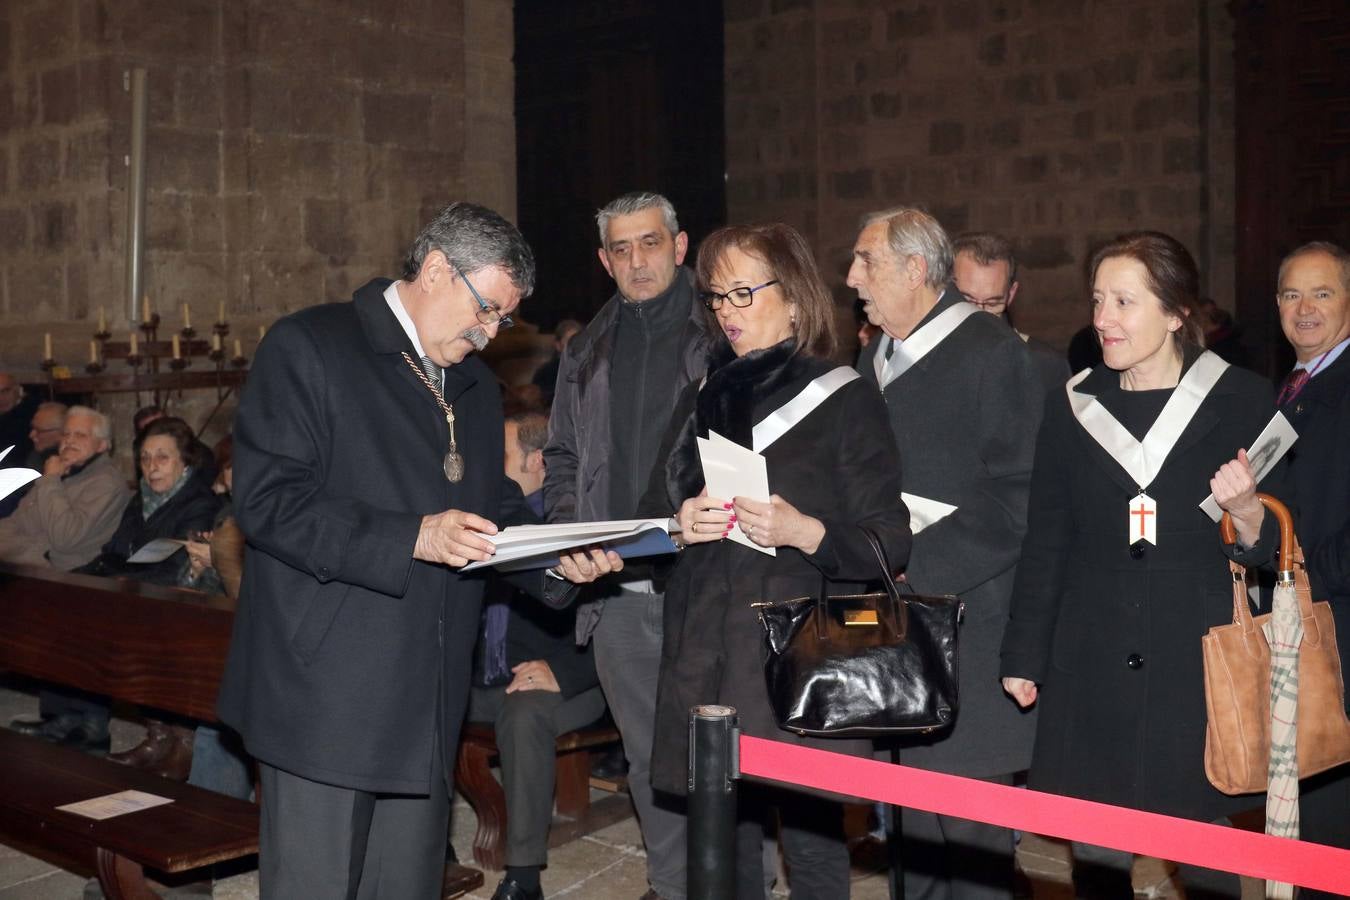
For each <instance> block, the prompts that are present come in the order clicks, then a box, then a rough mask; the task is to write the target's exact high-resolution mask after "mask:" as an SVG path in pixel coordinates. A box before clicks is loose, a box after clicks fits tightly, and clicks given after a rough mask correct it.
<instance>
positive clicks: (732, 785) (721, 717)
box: [688, 706, 740, 900]
mask: <svg viewBox="0 0 1350 900" xmlns="http://www.w3.org/2000/svg"><path fill="white" fill-rule="evenodd" d="M737 736H738V733H737V730H736V710H734V709H732V708H731V707H730V706H695V707H694V708H693V709H691V710H690V711H689V826H688V828H689V845H688V846H689V851H688V852H689V896H690V897H697V898H698V900H735V897H736V779H737V778H738V777H739V776H740V765H739V761H738V760H739V756H738V746H737Z"/></svg>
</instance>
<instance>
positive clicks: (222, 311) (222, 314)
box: [216, 300, 225, 325]
mask: <svg viewBox="0 0 1350 900" xmlns="http://www.w3.org/2000/svg"><path fill="white" fill-rule="evenodd" d="M219 315H220V318H218V319H216V321H217V322H220V323H221V324H222V325H223V324H224V323H225V301H224V300H222V301H220V313H219Z"/></svg>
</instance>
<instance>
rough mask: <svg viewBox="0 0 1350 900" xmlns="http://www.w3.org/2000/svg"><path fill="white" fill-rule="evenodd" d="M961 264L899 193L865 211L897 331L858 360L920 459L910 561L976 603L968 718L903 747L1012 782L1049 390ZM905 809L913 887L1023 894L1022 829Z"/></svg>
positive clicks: (860, 254)
mask: <svg viewBox="0 0 1350 900" xmlns="http://www.w3.org/2000/svg"><path fill="white" fill-rule="evenodd" d="M951 278H952V246H951V242H950V241H949V240H948V238H947V235H946V232H944V231H943V229H942V226H941V225H940V224H938V222H937V220H935V219H934V218H933V217H932V216H930V215H928V214H926V213H924V212H922V211H920V210H917V209H910V208H903V207H900V208H895V209H890V210H886V211H884V212H878V213H874V214H872V215H870V216H868V217H867V218H866V219H865V220H864V224H863V229H862V232H861V233H860V234H859V235H858V240H857V242H856V244H855V245H854V248H853V264H852V266H851V267H850V268H849V273H848V284H849V286H850V287H852V288H853V289H854V290H856V291H857V292H858V296H859V297H860V298H862V301H863V304H864V306H863V309H864V311H865V312H866V313H867V317H868V319H869V320H870V321H871V322H872V324H873V325H876V326H878V327H879V328H880V329H881V331H882V335H881V336H880V337H878V338H877V339H875V340H873V341H872V343H871V344H869V345H868V346H867V349H866V350H864V351H863V355H862V358H861V359H860V360H859V363H858V368H859V370H860V371H861V372H862V375H863V377H864V378H867V379H869V380H871V381H873V382H875V383H876V384H877V385H878V386H879V387H880V388H881V392H882V396H883V397H884V398H885V400H886V409H887V411H888V413H889V414H890V420H891V428H892V430H893V431H894V432H895V438H896V443H897V444H898V445H899V447H900V458H901V459H903V460H904V461H905V465H904V471H903V472H902V474H901V482H900V483H901V489H902V490H903V491H904V492H905V493H904V499H905V503H906V504H907V505H908V506H909V510H910V515H911V524H912V526H913V529H914V546H913V550H912V552H911V553H910V558H909V564H908V566H907V567H906V568H905V577H906V579H907V580H908V581H909V584H910V585H911V586H912V587H913V588H914V590H916V591H918V592H919V593H921V594H956V595H958V596H959V597H960V598H961V599H962V600H963V601H965V606H966V609H965V620H964V623H963V625H962V627H961V642H960V649H959V654H960V697H961V709H960V712H959V713H958V714H957V717H956V723H955V725H954V726H953V727H952V728H950V729H947V730H945V731H939V732H936V733H934V734H933V735H931V736H926V737H924V738H921V739H917V740H914V741H910V742H908V743H906V744H905V745H903V746H902V748H901V750H900V761H901V762H903V763H906V764H908V765H912V766H919V767H921V768H925V769H933V770H936V771H939V772H949V773H952V774H956V775H965V776H969V777H974V778H983V779H986V780H988V781H993V782H999V783H1003V784H1008V783H1011V781H1012V777H1013V774H1014V773H1015V772H1018V771H1020V770H1022V769H1025V768H1026V767H1027V765H1028V764H1029V763H1030V760H1031V744H1032V736H1033V734H1034V727H1033V724H1034V723H1033V720H1032V716H1031V715H1029V714H1025V713H1023V712H1021V711H1020V710H1018V709H1017V707H1016V706H1015V705H1014V704H1013V703H1012V701H1011V700H1010V699H1009V698H1007V697H1005V696H1003V692H1002V689H1001V687H1000V685H999V678H998V670H999V646H1000V644H1001V643H1002V640H1003V627H1004V623H1005V622H1006V621H1007V618H1008V608H1009V602H1010V599H1011V594H1012V586H1013V577H1014V574H1015V571H1016V567H1017V561H1018V558H1019V557H1020V555H1021V548H1022V536H1023V534H1024V533H1025V532H1026V516H1027V495H1028V491H1029V490H1030V485H1031V464H1032V457H1033V456H1034V453H1035V446H1036V432H1037V429H1038V428H1039V426H1040V421H1041V407H1042V405H1043V400H1044V397H1045V390H1044V388H1043V387H1042V385H1041V381H1040V378H1039V377H1038V375H1037V372H1036V366H1035V364H1034V362H1033V361H1032V358H1031V354H1030V353H1029V352H1028V351H1027V347H1026V344H1024V343H1023V342H1022V340H1021V339H1020V338H1019V337H1018V336H1017V334H1016V333H1015V332H1014V331H1013V330H1012V329H1011V328H1009V327H1008V325H1007V324H1006V323H1005V322H1003V321H1001V320H999V319H998V318H996V317H994V316H987V315H976V313H977V312H978V311H979V310H978V307H976V306H975V305H974V304H972V303H968V302H966V300H965V298H964V297H963V296H962V295H961V292H960V291H959V290H957V287H956V285H955V284H953V283H951ZM902 823H903V831H904V842H905V844H904V846H905V895H906V897H908V898H910V900H914V898H925V900H928V898H932V900H1011V897H1012V875H1013V859H1012V856H1013V839H1012V832H1010V831H1008V830H1007V829H1003V828H995V827H993V826H991V825H984V824H981V823H978V822H970V821H966V820H963V819H956V818H953V817H951V816H939V815H936V814H934V813H924V812H920V811H917V810H908V809H907V810H905V812H904V816H903V817H902Z"/></svg>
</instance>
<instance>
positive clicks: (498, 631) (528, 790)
mask: <svg viewBox="0 0 1350 900" xmlns="http://www.w3.org/2000/svg"><path fill="white" fill-rule="evenodd" d="M547 438H548V417H547V416H545V415H543V414H542V413H532V412H526V413H518V414H516V415H513V416H510V417H508V418H507V420H506V461H505V462H506V475H507V477H508V478H510V479H511V480H512V481H514V482H515V483H516V484H518V485H520V490H521V493H523V494H524V495H525V503H526V505H528V506H529V507H530V510H531V512H534V513H535V514H537V515H542V514H543V511H544V452H543V451H544V442H545V440H547ZM483 625H484V627H483V635H482V637H481V638H480V639H479V642H478V653H477V654H476V658H475V664H474V688H473V691H472V693H471V694H470V696H469V721H470V722H489V723H492V725H493V728H494V731H495V732H496V735H497V749H498V750H499V751H500V752H501V761H502V789H503V791H504V792H505V793H506V874H505V875H504V876H503V878H502V880H501V883H500V884H498V885H497V890H496V891H495V892H494V893H493V895H492V900H539V898H541V897H542V896H543V891H542V889H541V888H540V886H539V871H540V869H542V868H543V866H544V864H545V862H547V860H548V829H549V825H550V823H551V822H552V814H553V788H554V782H553V774H554V771H553V769H554V767H553V763H554V741H555V739H556V738H557V737H558V735H560V734H563V733H565V732H568V731H575V730H576V729H578V728H584V727H585V726H587V725H589V724H591V723H592V722H594V721H595V720H596V719H598V718H600V717H601V716H602V715H604V712H605V698H604V695H603V694H602V693H601V692H600V679H599V678H598V677H596V674H595V657H594V656H592V654H591V650H590V647H589V646H586V647H578V646H577V642H576V640H575V639H574V637H573V632H574V630H575V628H576V611H575V610H574V609H572V608H571V607H568V608H567V609H550V608H549V607H546V606H544V605H543V604H541V603H538V602H536V601H534V600H531V599H530V598H529V597H525V596H522V595H521V594H520V592H519V591H516V590H513V589H512V588H510V587H509V586H507V585H505V584H504V583H503V582H502V581H500V580H499V579H494V581H493V583H492V584H491V585H489V587H488V597H487V600H486V603H485V608H484V610H483Z"/></svg>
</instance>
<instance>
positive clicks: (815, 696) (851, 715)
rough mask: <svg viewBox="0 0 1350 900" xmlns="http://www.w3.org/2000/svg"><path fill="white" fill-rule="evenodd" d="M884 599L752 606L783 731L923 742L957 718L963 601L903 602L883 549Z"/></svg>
mask: <svg viewBox="0 0 1350 900" xmlns="http://www.w3.org/2000/svg"><path fill="white" fill-rule="evenodd" d="M863 531H864V533H865V534H866V535H867V540H868V542H869V543H870V544H871V545H872V550H873V552H875V553H876V556H877V565H878V567H879V570H880V575H881V582H882V584H884V585H885V587H886V591H885V592H884V593H879V594H854V595H848V596H834V597H831V596H828V595H827V593H826V587H827V586H826V583H825V581H824V579H822V580H821V591H820V596H819V597H798V598H796V599H794V600H781V601H776V602H768V603H756V604H754V605H755V606H756V607H757V608H758V609H759V620H760V623H761V624H763V626H764V632H765V642H764V644H765V657H764V681H765V684H766V686H767V687H768V690H769V702H770V703H771V704H772V706H773V712H774V716H775V718H776V719H777V720H778V725H779V727H780V728H784V729H786V730H788V731H793V732H796V733H797V734H803V735H811V736H818V737H830V736H841V737H844V736H848V737H867V736H871V735H876V736H882V735H896V734H923V733H927V732H930V731H936V730H937V729H939V728H944V727H947V726H949V725H950V724H951V723H952V721H953V720H954V719H955V718H956V685H957V680H956V673H957V670H956V635H957V628H958V625H959V623H960V619H961V609H962V604H961V601H960V600H958V599H957V598H956V597H952V596H946V597H924V596H919V595H917V594H916V595H911V596H902V595H901V594H900V591H899V589H898V588H897V587H896V583H895V580H894V578H893V577H892V574H891V567H890V565H889V564H888V563H887V561H886V552H885V550H884V549H882V546H881V541H880V540H878V539H877V536H876V535H875V534H873V533H872V532H870V531H868V530H867V529H863Z"/></svg>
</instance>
